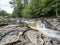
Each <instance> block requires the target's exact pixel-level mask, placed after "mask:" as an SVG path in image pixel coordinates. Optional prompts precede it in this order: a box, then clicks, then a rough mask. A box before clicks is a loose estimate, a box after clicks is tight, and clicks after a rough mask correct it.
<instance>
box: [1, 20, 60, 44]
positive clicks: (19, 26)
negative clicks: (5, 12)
mask: <svg viewBox="0 0 60 45" xmlns="http://www.w3.org/2000/svg"><path fill="white" fill-rule="evenodd" d="M17 20H18V19H16V20H13V21H10V20H8V21H9V22H8V21H6V20H5V21H6V22H7V24H8V25H4V26H3V27H2V28H0V45H60V42H59V41H58V40H56V39H55V40H54V39H51V38H49V37H46V36H45V35H44V34H42V33H41V32H39V31H37V30H33V29H31V28H30V27H28V26H25V25H24V23H22V22H21V21H26V20H28V21H33V20H35V21H36V19H33V20H32V19H22V20H21V19H19V21H17ZM37 20H38V19H37ZM39 20H41V19H39ZM46 20H47V21H50V22H49V23H51V21H52V22H53V23H51V24H53V25H54V23H55V22H54V21H53V20H52V19H49V20H48V19H46ZM55 21H56V20H55ZM0 22H1V21H0ZM2 22H4V21H2ZM6 22H5V23H6ZM56 22H58V21H56ZM58 23H59V22H58ZM55 24H56V23H55Z"/></svg>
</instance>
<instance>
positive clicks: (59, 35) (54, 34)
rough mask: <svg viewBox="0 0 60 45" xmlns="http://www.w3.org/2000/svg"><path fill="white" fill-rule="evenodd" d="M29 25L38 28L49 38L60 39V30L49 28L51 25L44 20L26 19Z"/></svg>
mask: <svg viewBox="0 0 60 45" xmlns="http://www.w3.org/2000/svg"><path fill="white" fill-rule="evenodd" d="M24 22H25V23H26V24H28V26H29V27H30V28H32V29H34V30H38V31H39V32H41V33H43V34H44V35H46V36H47V37H49V38H52V39H54V40H57V41H60V31H58V30H53V29H49V28H47V27H48V26H49V25H46V24H47V23H46V22H45V23H42V21H41V20H40V21H33V22H32V21H30V22H29V21H24Z"/></svg>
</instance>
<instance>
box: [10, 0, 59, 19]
mask: <svg viewBox="0 0 60 45" xmlns="http://www.w3.org/2000/svg"><path fill="white" fill-rule="evenodd" d="M22 1H23V0H13V3H11V2H10V3H11V4H12V5H15V7H14V11H13V14H12V15H13V17H26V18H33V17H34V18H36V17H58V16H59V15H60V0H24V1H23V3H22ZM29 1H30V3H29Z"/></svg>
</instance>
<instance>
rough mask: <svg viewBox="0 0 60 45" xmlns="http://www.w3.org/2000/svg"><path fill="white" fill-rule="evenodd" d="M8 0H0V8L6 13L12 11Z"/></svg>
mask: <svg viewBox="0 0 60 45" xmlns="http://www.w3.org/2000/svg"><path fill="white" fill-rule="evenodd" d="M9 1H11V0H0V8H1V9H2V10H5V11H6V12H7V13H12V11H13V8H11V6H10V4H9Z"/></svg>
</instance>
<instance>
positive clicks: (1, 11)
mask: <svg viewBox="0 0 60 45" xmlns="http://www.w3.org/2000/svg"><path fill="white" fill-rule="evenodd" d="M8 15H10V14H8V13H7V12H6V11H4V10H0V16H1V17H5V16H8Z"/></svg>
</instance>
